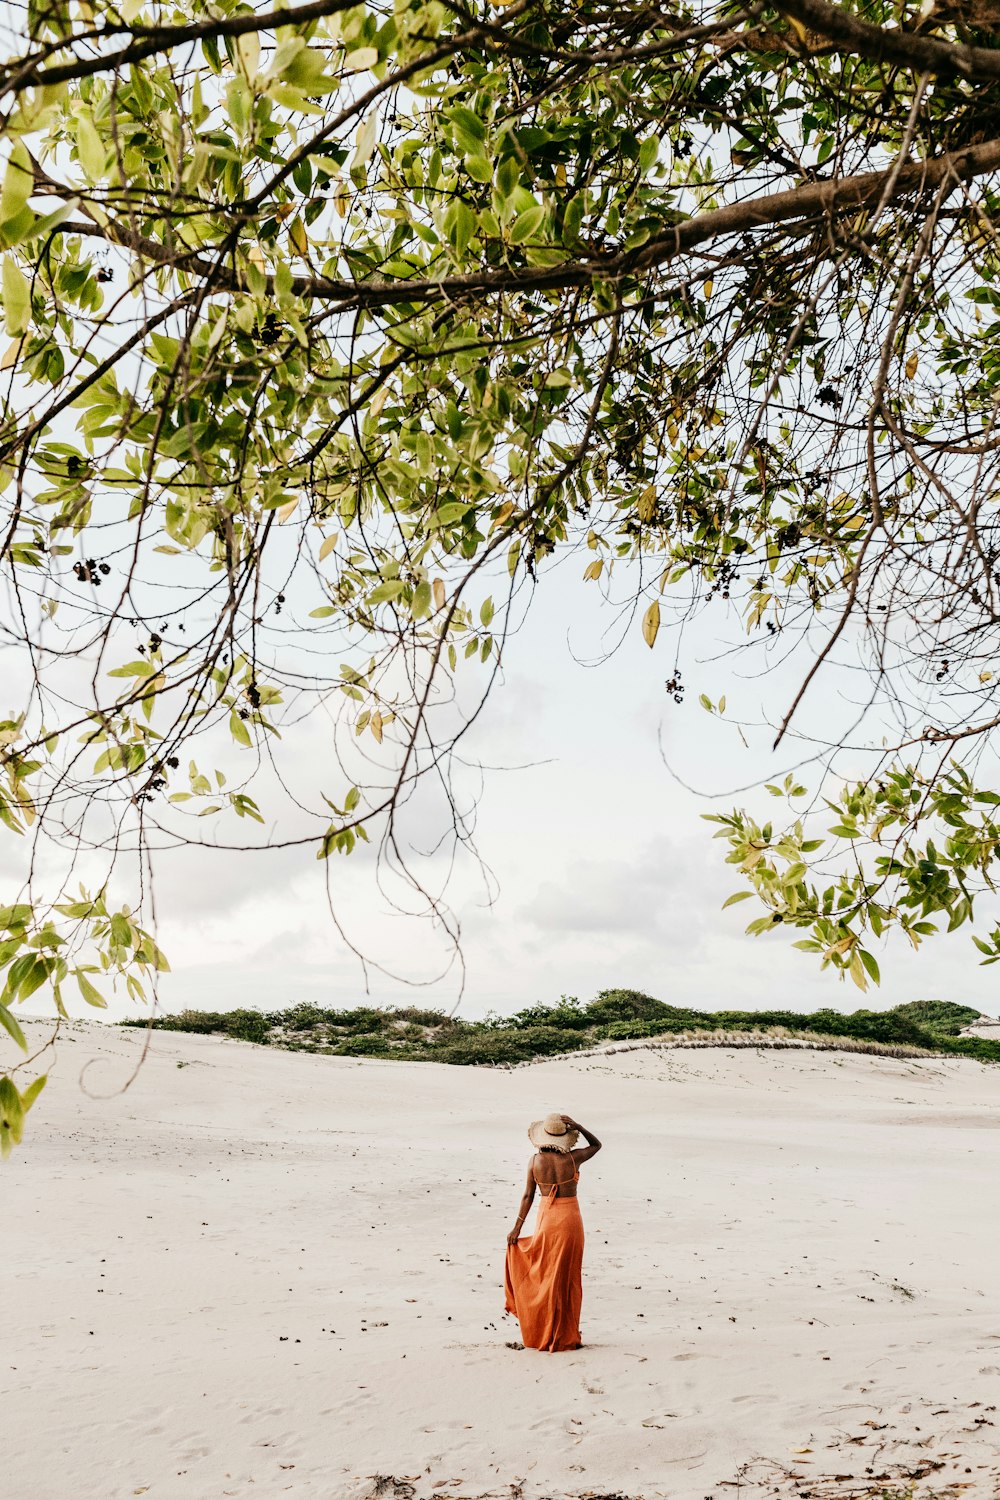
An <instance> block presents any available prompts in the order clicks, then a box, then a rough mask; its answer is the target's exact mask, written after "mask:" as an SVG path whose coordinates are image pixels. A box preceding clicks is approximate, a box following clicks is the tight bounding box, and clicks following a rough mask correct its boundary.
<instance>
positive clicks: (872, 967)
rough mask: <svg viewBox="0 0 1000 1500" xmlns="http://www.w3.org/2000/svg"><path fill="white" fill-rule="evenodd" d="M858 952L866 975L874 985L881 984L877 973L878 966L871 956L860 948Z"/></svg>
mask: <svg viewBox="0 0 1000 1500" xmlns="http://www.w3.org/2000/svg"><path fill="white" fill-rule="evenodd" d="M858 952H859V954H860V957H861V962H862V963H863V964H864V966H865V970H866V972H867V973H868V975H869V977H870V978H871V979H873V980H874V981H875V983H876V984H879V983H881V980H880V978H879V972H878V964H877V963H876V962H875V960H874V958H873V957H872V955H871V954H870V953H866V952H865V950H864V948H860V949H859V950H858Z"/></svg>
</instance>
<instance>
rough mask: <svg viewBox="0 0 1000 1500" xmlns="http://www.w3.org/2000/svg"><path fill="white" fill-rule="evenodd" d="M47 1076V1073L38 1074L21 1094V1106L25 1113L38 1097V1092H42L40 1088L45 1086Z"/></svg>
mask: <svg viewBox="0 0 1000 1500" xmlns="http://www.w3.org/2000/svg"><path fill="white" fill-rule="evenodd" d="M48 1076H49V1075H48V1074H47V1073H41V1074H39V1076H38V1077H37V1078H36V1079H34V1080H33V1081H32V1082H31V1083H29V1084H28V1087H27V1088H26V1089H25V1091H24V1093H23V1094H22V1095H21V1108H22V1109H23V1110H24V1113H25V1114H27V1113H28V1110H29V1109H30V1108H31V1106H32V1105H33V1104H34V1102H35V1100H36V1099H37V1098H38V1096H39V1094H40V1093H41V1092H42V1089H43V1088H44V1087H45V1085H46V1083H47V1081H48Z"/></svg>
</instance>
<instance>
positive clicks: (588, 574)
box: [583, 557, 604, 583]
mask: <svg viewBox="0 0 1000 1500" xmlns="http://www.w3.org/2000/svg"><path fill="white" fill-rule="evenodd" d="M603 567H604V558H603V557H595V558H594V561H593V562H591V563H588V564H587V566H586V567H585V568H584V570H583V578H584V582H585V583H587V582H589V581H590V580H591V579H593V578H600V576H601V570H602V568H603Z"/></svg>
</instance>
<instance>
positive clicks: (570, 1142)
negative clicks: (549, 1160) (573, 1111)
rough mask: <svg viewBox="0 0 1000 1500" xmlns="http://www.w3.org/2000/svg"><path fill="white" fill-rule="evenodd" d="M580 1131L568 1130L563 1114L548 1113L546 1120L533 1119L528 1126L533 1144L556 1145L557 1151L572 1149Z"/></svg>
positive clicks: (529, 1138) (529, 1136) (529, 1137)
mask: <svg viewBox="0 0 1000 1500" xmlns="http://www.w3.org/2000/svg"><path fill="white" fill-rule="evenodd" d="M579 1139H580V1133H579V1131H577V1130H567V1128H566V1124H565V1121H564V1120H563V1117H562V1115H559V1114H551V1115H546V1116H545V1119H544V1120H532V1122H531V1124H530V1125H529V1126H528V1140H529V1141H530V1142H531V1144H532V1145H533V1146H555V1148H556V1150H557V1151H572V1149H573V1147H574V1146H575V1145H576V1143H577V1141H578V1140H579Z"/></svg>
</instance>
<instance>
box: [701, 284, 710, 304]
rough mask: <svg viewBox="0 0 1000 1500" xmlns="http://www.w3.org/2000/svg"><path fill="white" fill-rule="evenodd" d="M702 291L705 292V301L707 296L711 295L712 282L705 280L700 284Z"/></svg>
mask: <svg viewBox="0 0 1000 1500" xmlns="http://www.w3.org/2000/svg"><path fill="white" fill-rule="evenodd" d="M702 291H703V292H704V294H705V300H706V302H707V301H708V299H709V297H711V295H712V282H711V281H706V282H705V283H704V285H703V286H702Z"/></svg>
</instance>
